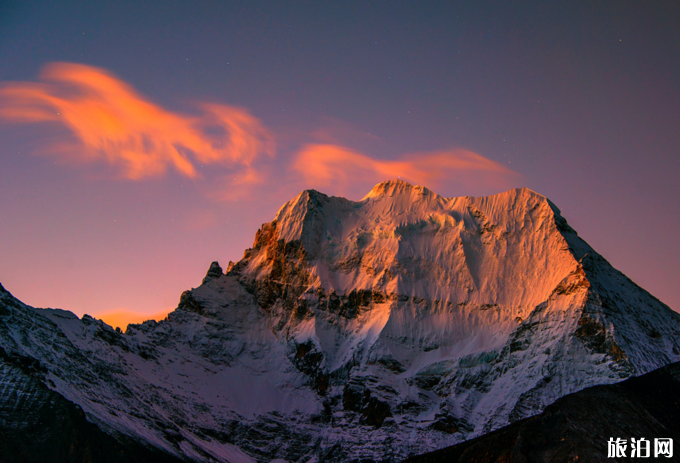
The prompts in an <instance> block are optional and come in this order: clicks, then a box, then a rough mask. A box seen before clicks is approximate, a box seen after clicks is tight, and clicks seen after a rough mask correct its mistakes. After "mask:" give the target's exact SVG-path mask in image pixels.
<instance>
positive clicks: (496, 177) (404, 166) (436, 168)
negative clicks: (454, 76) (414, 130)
mask: <svg viewBox="0 0 680 463" xmlns="http://www.w3.org/2000/svg"><path fill="white" fill-rule="evenodd" d="M292 168H293V169H294V170H295V171H297V172H298V174H299V175H300V176H302V177H303V178H304V179H305V183H307V184H309V185H310V186H314V187H318V186H319V185H326V186H327V187H335V188H336V189H339V190H340V191H342V192H345V191H348V190H350V189H354V188H355V186H356V185H359V184H372V183H378V182H380V181H382V180H385V179H390V178H396V177H401V178H404V179H406V180H409V181H412V182H414V183H418V184H421V185H425V186H430V187H433V188H436V187H437V186H441V184H442V183H443V182H445V181H446V182H451V181H455V182H458V183H463V184H471V183H476V184H480V183H485V184H488V185H487V186H491V185H497V186H501V187H502V185H503V184H505V183H508V182H509V181H511V180H513V179H515V178H517V177H518V175H517V174H516V173H515V172H514V171H512V170H510V169H508V168H507V167H505V166H503V165H502V164H499V163H497V162H495V161H492V160H490V159H487V158H485V157H484V156H481V155H479V154H477V153H474V152H472V151H469V150H465V149H451V150H445V151H435V152H425V153H411V154H407V155H405V156H402V157H400V158H399V159H396V160H386V159H383V160H381V159H375V158H372V157H370V156H367V155H365V154H363V153H360V152H357V151H354V150H351V149H349V148H346V147H343V146H338V145H331V144H309V145H306V146H304V147H303V148H302V150H300V152H299V153H298V154H297V156H296V158H295V160H294V162H293V164H292Z"/></svg>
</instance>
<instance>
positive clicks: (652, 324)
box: [0, 180, 680, 462]
mask: <svg viewBox="0 0 680 463" xmlns="http://www.w3.org/2000/svg"><path fill="white" fill-rule="evenodd" d="M679 340H680V316H679V315H678V314H677V313H675V312H673V311H672V310H670V309H669V308H668V307H667V306H665V305H664V304H662V303H661V302H660V301H658V300H657V299H656V298H654V297H653V296H651V295H650V294H649V293H647V292H646V291H644V290H643V289H641V288H640V287H638V286H637V285H635V284H634V283H633V282H632V281H630V280H629V279H628V278H627V277H625V276H624V275H623V274H621V273H620V272H618V271H617V270H615V269H614V268H612V267H611V265H609V263H608V262H607V261H606V260H605V259H604V258H602V257H601V256H600V255H598V254H597V253H596V252H595V251H594V250H593V249H592V248H590V246H588V245H587V244H586V243H585V242H584V241H583V240H581V238H579V236H578V235H577V234H576V232H575V231H574V230H573V229H571V227H569V225H568V224H567V223H566V221H565V220H564V219H563V218H562V217H561V215H560V213H559V210H558V209H557V207H555V205H553V204H552V203H551V202H550V201H549V200H547V199H546V198H545V197H543V196H541V195H538V194H536V193H534V192H532V191H530V190H527V189H517V190H511V191H508V192H505V193H502V194H498V195H494V196H489V197H483V198H470V197H464V198H444V197H441V196H439V195H437V194H435V193H433V192H431V191H430V190H428V189H426V188H423V187H418V186H413V185H410V184H408V183H406V182H402V181H399V180H393V181H389V182H384V183H382V184H380V185H378V186H376V187H375V188H374V189H373V190H372V191H371V192H370V193H369V194H368V195H367V196H366V198H364V199H363V200H362V201H359V202H353V201H349V200H347V199H344V198H337V197H329V196H326V195H324V194H322V193H319V192H316V191H312V190H310V191H305V192H303V193H301V194H300V195H298V197H296V198H294V199H293V200H291V201H289V202H288V203H286V204H285V205H284V206H283V207H282V208H281V209H280V210H279V212H278V214H277V216H276V218H275V219H274V220H273V221H272V222H270V223H268V224H264V225H263V226H262V228H261V229H260V230H259V231H258V232H257V234H256V237H255V242H254V245H253V247H252V248H251V249H248V250H246V251H245V253H244V257H243V259H241V260H240V261H239V262H236V263H230V265H229V266H228V268H227V271H226V273H223V272H222V269H221V268H220V267H219V264H217V263H213V264H212V265H211V266H210V270H209V271H208V274H207V275H206V277H205V279H204V281H203V284H202V285H201V286H199V287H198V288H195V289H192V290H190V291H185V292H184V293H183V294H182V296H181V299H180V303H179V305H178V308H177V310H175V311H174V312H172V313H170V314H169V316H168V318H167V319H166V320H163V321H161V322H159V323H156V322H145V323H143V324H140V325H130V326H129V327H128V329H127V330H126V332H125V333H119V332H117V331H115V330H113V329H111V328H110V327H108V326H107V325H105V324H104V323H102V322H100V321H98V320H95V319H93V318H91V317H87V316H85V317H83V318H82V319H78V318H77V317H75V316H74V315H73V314H70V313H68V312H64V311H60V310H42V309H34V308H31V307H28V306H25V305H23V304H21V303H20V302H19V301H17V300H16V299H14V298H12V297H11V295H9V294H8V293H6V292H4V293H2V294H0V346H1V347H2V348H3V349H4V350H5V352H6V353H7V356H8V357H9V358H19V357H21V358H27V359H33V360H35V361H36V362H38V364H40V365H41V366H42V367H43V368H44V372H43V373H42V376H41V377H40V378H41V379H39V381H41V384H43V385H44V386H45V387H46V388H48V389H49V390H50V391H53V392H54V393H56V394H59V395H60V396H61V397H63V398H65V399H66V400H68V401H69V402H71V403H73V404H76V405H77V406H79V407H81V408H82V410H83V412H84V413H85V415H86V417H87V419H88V421H89V422H91V423H93V424H96V425H97V426H98V427H99V428H100V429H102V430H103V431H104V432H106V433H107V434H109V435H111V436H114V437H116V438H120V439H128V438H129V439H133V440H134V441H135V442H137V443H139V444H140V445H143V446H146V447H149V448H155V449H157V450H159V451H162V452H166V453H168V454H170V455H174V456H175V457H178V458H186V459H190V460H193V461H234V462H236V461H262V462H269V461H271V460H273V459H280V460H285V461H289V462H307V461H319V462H321V461H329V462H341V461H342V462H346V461H355V460H356V461H360V460H362V461H399V460H400V459H402V458H404V457H406V456H407V455H409V454H414V453H423V452H425V451H428V450H433V449H435V448H440V447H444V446H446V445H450V444H453V443H456V442H461V441H463V440H466V439H469V438H472V437H475V436H478V435H481V434H484V433H487V432H489V431H491V430H494V429H497V428H500V427H502V426H505V425H507V424H508V423H511V422H514V421H518V420H521V419H523V418H525V417H528V416H531V415H535V414H537V413H540V412H541V411H542V410H543V409H544V408H545V407H546V406H547V405H549V404H551V403H553V402H554V401H555V400H556V399H558V398H560V397H562V396H564V395H566V394H569V393H571V392H575V391H577V390H580V389H583V388H586V387H589V386H593V385H597V384H610V383H614V382H618V381H620V380H622V379H625V378H628V377H630V376H634V375H639V374H643V373H646V372H648V371H651V370H653V369H656V368H659V367H661V366H664V365H667V364H669V363H671V362H674V361H678V360H680V344H679ZM6 387H10V388H11V386H10V385H7V386H6ZM8 426H11V423H10V424H8Z"/></svg>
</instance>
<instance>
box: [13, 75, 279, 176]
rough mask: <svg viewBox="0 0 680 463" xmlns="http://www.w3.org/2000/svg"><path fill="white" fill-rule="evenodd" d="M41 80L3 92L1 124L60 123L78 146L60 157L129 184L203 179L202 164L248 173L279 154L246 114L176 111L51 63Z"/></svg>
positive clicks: (117, 83)
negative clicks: (110, 169)
mask: <svg viewBox="0 0 680 463" xmlns="http://www.w3.org/2000/svg"><path fill="white" fill-rule="evenodd" d="M41 80H43V83H32V82H16V83H8V84H5V85H4V86H3V87H2V88H0V99H1V101H2V105H1V106H0V117H2V118H4V119H6V120H9V121H15V122H24V123H26V122H53V123H58V124H61V125H63V126H64V127H66V128H67V129H69V131H70V132H71V133H72V134H73V135H74V136H75V138H76V140H77V141H78V142H79V146H77V147H75V148H76V149H71V150H70V152H69V153H66V152H63V153H60V154H63V155H64V156H67V157H68V158H70V159H75V160H82V161H93V160H104V161H106V162H108V163H109V164H111V165H114V166H116V167H118V168H119V169H120V170H121V172H122V175H123V176H124V177H126V178H128V179H132V180H139V179H142V178H146V177H152V176H157V175H161V174H163V173H165V172H166V170H167V169H168V168H172V169H174V170H175V171H177V172H178V173H180V174H182V175H184V176H186V177H189V178H196V177H198V176H199V175H200V174H199V173H198V171H197V165H198V164H199V163H214V164H222V165H224V166H227V167H232V168H233V167H238V168H246V169H248V168H249V167H250V166H251V165H252V163H253V162H254V161H255V160H256V159H257V158H258V157H260V156H262V155H268V156H273V155H274V143H273V139H272V137H271V136H270V135H269V133H268V132H267V130H265V128H264V127H263V126H262V124H261V123H260V121H259V120H258V119H257V118H255V117H254V116H252V115H251V114H250V113H249V112H248V111H247V110H245V109H242V108H235V107H230V106H225V105H219V104H203V105H201V106H200V108H201V110H202V112H203V113H202V114H201V115H200V116H191V115H183V114H180V113H176V112H172V111H169V110H167V109H164V108H162V107H160V106H158V105H155V104H153V103H151V102H149V101H148V100H146V99H145V98H143V97H142V96H141V95H139V94H138V93H137V92H136V91H135V90H134V89H133V88H132V87H131V86H130V85H128V84H126V83H125V82H122V81H121V80H119V79H118V78H116V77H115V76H113V75H112V74H110V73H108V72H107V71H105V70H103V69H100V68H96V67H92V66H86V65H82V64H72V63H52V64H49V65H47V66H46V67H45V68H44V69H43V71H42V73H41ZM53 148H57V147H56V146H55V147H53ZM78 148H80V149H78ZM59 151H64V150H63V149H62V150H59ZM253 178H254V177H253Z"/></svg>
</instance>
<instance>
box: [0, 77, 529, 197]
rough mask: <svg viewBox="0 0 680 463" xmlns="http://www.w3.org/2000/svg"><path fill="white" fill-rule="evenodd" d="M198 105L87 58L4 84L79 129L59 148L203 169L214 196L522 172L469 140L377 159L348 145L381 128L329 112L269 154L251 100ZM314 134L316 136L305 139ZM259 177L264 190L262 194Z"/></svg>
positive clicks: (13, 113)
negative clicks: (147, 89) (154, 95)
mask: <svg viewBox="0 0 680 463" xmlns="http://www.w3.org/2000/svg"><path fill="white" fill-rule="evenodd" d="M196 109H197V114H183V113H179V112H175V111H170V110H168V109H166V108H163V107H161V106H159V105H157V104H155V103H152V102H151V101H149V100H148V99H147V98H145V97H144V96H142V95H140V94H139V93H138V92H137V91H136V90H135V89H134V88H132V87H131V86H130V85H128V84H127V83H125V82H123V81H121V80H120V79H118V78H117V77H115V76H114V75H112V74H110V73H109V72H107V71H106V70H104V69H100V68H96V67H92V66H87V65H83V64H73V63H52V64H49V65H47V66H46V67H45V68H44V69H43V71H42V73H41V75H40V81H39V82H9V83H5V84H4V85H2V86H0V118H2V119H4V120H6V121H14V122H19V123H35V122H44V123H52V124H58V125H60V126H62V127H64V128H66V129H67V130H68V131H69V132H70V133H71V134H72V135H73V140H74V144H69V145H68V146H67V147H64V146H63V143H62V142H59V141H58V140H52V142H53V143H52V144H51V145H50V147H49V148H50V149H49V151H50V152H51V153H52V154H55V155H57V156H63V157H64V158H66V159H71V160H76V161H90V162H91V161H95V162H96V161H98V162H100V163H106V164H108V165H110V166H113V167H114V169H115V172H116V173H117V174H118V175H121V176H122V177H124V178H128V179H132V180H142V179H145V178H149V177H154V176H160V175H163V174H165V173H167V172H169V171H175V172H177V173H179V174H180V175H183V176H185V177H188V178H191V179H202V180H203V182H202V185H203V186H202V187H201V188H202V189H203V190H204V191H206V194H207V196H209V197H211V198H214V199H217V200H222V201H233V200H235V199H238V198H248V197H253V196H258V195H261V193H263V192H266V191H268V192H269V193H270V195H274V196H277V200H278V199H279V198H278V196H279V195H290V194H295V193H296V191H293V190H299V189H305V188H317V189H319V190H322V191H326V192H329V193H333V194H346V193H347V192H348V191H352V192H359V191H361V190H362V189H365V188H370V187H371V186H372V185H373V184H376V183H379V182H381V181H383V180H385V179H390V178H395V177H402V178H405V179H407V180H409V181H412V182H414V183H419V184H422V185H426V186H429V187H432V188H437V187H440V186H441V185H443V184H444V182H448V183H451V182H455V183H456V184H458V185H461V186H470V185H474V186H476V187H479V186H487V187H491V188H493V189H498V188H504V187H505V186H508V185H510V183H509V182H510V181H512V180H514V179H516V178H518V176H517V174H516V173H515V172H513V171H512V170H510V169H508V168H507V167H505V166H503V165H501V164H499V163H497V162H494V161H492V160H490V159H488V158H485V157H484V156H482V155H480V154H477V153H474V152H472V151H469V150H465V149H450V150H443V151H435V152H424V153H411V154H406V155H403V156H401V157H398V158H393V159H376V158H374V157H371V156H369V155H367V154H365V153H363V152H360V151H356V150H353V149H350V148H347V147H345V146H343V141H344V140H348V141H350V144H352V143H351V142H352V141H353V142H355V143H357V142H362V141H363V142H365V143H366V142H375V141H376V140H379V139H378V137H376V136H375V135H373V134H370V133H368V132H366V131H364V130H361V129H360V128H359V127H356V126H354V125H351V124H348V123H345V122H343V121H338V120H335V119H325V120H324V122H325V126H324V128H322V129H318V128H317V129H316V130H309V131H304V130H303V131H300V130H298V131H297V132H295V136H293V135H291V134H290V133H284V134H281V135H279V137H278V139H279V141H280V142H281V143H282V144H283V145H286V146H287V148H286V150H285V151H286V152H287V153H290V154H288V155H286V156H283V157H281V158H279V159H278V160H274V161H272V160H271V159H270V158H273V157H274V154H275V140H274V136H273V135H272V134H271V132H270V131H269V130H268V129H267V128H266V127H265V126H264V125H263V124H262V122H261V121H260V120H259V119H257V118H256V117H254V116H253V115H252V114H250V113H249V112H248V110H246V109H244V108H237V107H232V106H226V105H222V104H215V103H199V104H197V105H196ZM291 137H292V138H291ZM294 139H297V140H294ZM310 140H316V143H308V144H304V143H305V142H308V141H310ZM300 143H302V145H301V147H299V146H300ZM355 143H354V144H355ZM365 143H364V144H365ZM369 144H370V143H369ZM295 146H298V148H296V147H295ZM369 151H370V150H369ZM206 164H209V165H211V169H210V173H209V174H206V175H201V170H200V166H203V165H206ZM273 178H275V179H276V182H272V179H273ZM255 187H257V188H258V189H259V188H260V187H263V188H264V191H258V192H257V193H258V194H257V195H256V194H255V193H256V190H254V188H255ZM284 190H285V191H284ZM462 190H463V191H465V189H462ZM458 191H461V189H459V190H458Z"/></svg>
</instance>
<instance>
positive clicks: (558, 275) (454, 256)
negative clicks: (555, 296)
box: [241, 180, 589, 355]
mask: <svg viewBox="0 0 680 463" xmlns="http://www.w3.org/2000/svg"><path fill="white" fill-rule="evenodd" d="M555 217H556V216H555V212H554V209H553V207H551V205H550V203H549V202H548V200H547V199H546V198H545V197H543V196H540V195H538V194H536V193H534V192H532V191H530V190H527V189H517V190H511V191H508V192H506V193H502V194H499V195H495V196H491V197H486V198H470V197H464V198H444V197H441V196H439V195H437V194H435V193H433V192H431V191H430V190H428V189H426V188H423V187H419V186H412V185H410V184H408V183H406V182H403V181H400V180H392V181H389V182H385V183H381V184H379V185H377V186H376V187H375V188H373V190H372V191H371V192H370V193H369V194H368V195H367V196H366V197H365V198H364V199H363V200H362V201H360V202H352V201H348V200H346V199H344V198H336V197H328V196H325V195H323V194H320V193H318V192H315V191H305V192H303V193H301V194H300V195H298V197H296V198H295V199H293V200H292V201H290V202H288V203H287V204H285V205H284V206H283V207H282V208H281V209H280V210H279V212H278V214H277V216H276V219H275V221H274V222H272V223H271V224H268V225H265V226H264V227H263V230H267V231H270V236H268V238H267V239H268V240H269V242H277V241H278V240H281V241H283V242H284V243H300V246H301V248H302V249H304V254H305V263H306V265H305V267H306V271H307V272H308V273H309V276H308V278H307V281H305V282H304V283H305V284H306V285H307V286H308V287H310V288H323V290H325V291H327V292H335V293H337V294H350V293H351V292H352V291H355V292H356V291H377V292H380V293H384V294H386V295H399V296H400V297H402V298H403V297H408V298H411V299H413V300H416V299H417V300H422V301H424V303H425V304H426V305H427V306H428V308H432V309H433V310H428V309H425V310H424V309H423V308H422V307H421V308H419V309H416V310H409V311H406V312H404V311H402V310H398V311H397V312H396V313H394V314H393V315H392V317H390V312H391V310H392V309H394V304H387V306H386V307H383V309H381V311H380V312H381V314H382V315H381V316H380V317H377V318H378V319H379V320H381V321H382V323H383V326H381V327H380V329H382V328H383V327H385V325H387V324H388V321H389V326H387V327H386V329H387V333H389V334H390V335H391V336H393V337H403V336H408V337H417V338H419V339H420V342H425V343H426V344H428V345H430V346H434V345H436V346H438V347H445V346H446V347H449V348H453V350H451V349H449V350H450V355H456V354H460V355H467V354H471V353H474V352H479V351H484V350H489V349H497V348H500V346H502V345H503V344H504V343H505V342H506V340H507V337H508V336H509V334H510V332H512V330H514V329H515V328H516V327H517V325H518V320H523V319H525V318H526V317H527V316H528V315H529V314H530V313H531V311H532V310H533V309H534V308H535V307H536V305H538V304H539V303H541V302H543V301H545V300H546V299H547V298H548V297H549V296H550V294H551V292H552V291H553V290H554V289H555V287H556V286H557V285H558V283H559V282H560V281H561V280H562V279H564V278H565V277H566V276H567V275H569V274H570V273H571V272H574V271H575V270H576V269H577V267H578V266H579V263H578V260H577V259H576V258H575V256H574V254H573V252H572V251H570V249H569V245H568V243H567V242H566V241H565V239H564V237H563V236H562V235H561V233H560V231H559V230H558V229H557V225H556V220H555ZM586 246H587V245H586ZM587 249H588V250H589V248H587ZM275 253H276V250H275V249H274V250H272V247H271V246H261V247H259V248H258V245H257V243H256V250H255V252H252V253H249V254H247V255H246V258H245V260H246V261H247V266H245V268H243V270H242V271H241V275H242V276H244V277H249V278H251V279H255V280H256V279H258V278H261V277H262V276H264V275H270V274H271V272H272V266H271V262H272V254H275ZM425 301H426V302H425ZM435 301H436V303H435ZM433 303H434V304H435V305H432V304H433ZM372 312H375V311H372ZM371 323H374V322H371ZM374 331H375V330H374ZM454 346H455V348H454Z"/></svg>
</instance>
